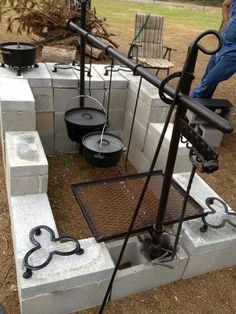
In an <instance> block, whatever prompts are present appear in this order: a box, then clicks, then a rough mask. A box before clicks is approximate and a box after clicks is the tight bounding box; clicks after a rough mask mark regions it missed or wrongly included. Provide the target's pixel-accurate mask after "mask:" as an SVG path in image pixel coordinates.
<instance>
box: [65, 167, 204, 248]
mask: <svg viewBox="0 0 236 314" xmlns="http://www.w3.org/2000/svg"><path fill="white" fill-rule="evenodd" d="M147 176H148V173H141V174H135V175H127V176H121V177H115V178H109V179H105V180H104V179H103V180H96V181H90V182H85V183H78V184H72V185H71V188H72V191H73V193H74V195H75V197H76V200H77V201H78V203H79V205H80V208H81V210H82V212H83V215H84V217H85V219H86V221H87V223H88V225H89V227H90V229H91V231H92V233H93V235H94V237H95V239H96V241H97V242H102V241H108V240H111V239H115V238H118V237H122V236H124V235H125V233H126V232H127V230H128V227H129V224H130V221H131V218H132V215H133V213H134V210H135V209H136V205H137V202H138V200H139V197H140V195H141V192H142V189H143V185H144V183H145V180H146V178H147ZM162 182H163V175H162V173H161V172H160V171H155V172H153V175H152V177H151V180H150V182H149V185H148V188H147V191H146V193H145V197H144V200H143V203H142V206H141V208H140V211H139V214H138V216H137V219H136V223H135V225H134V229H133V232H134V233H137V232H140V231H145V230H148V229H150V228H152V226H153V224H154V223H155V221H156V215H157V210H158V204H159V198H160V194H161V189H162ZM184 196H185V191H184V190H183V189H182V188H181V187H180V186H179V185H178V184H177V183H176V182H175V181H174V180H172V185H171V189H170V194H169V199H168V204H167V209H166V213H165V219H164V224H165V225H168V224H173V223H176V222H178V221H179V219H180V213H181V209H182V204H183V200H184ZM205 215H206V213H204V210H203V208H202V207H201V206H200V205H199V204H198V203H197V202H196V201H195V200H193V199H192V198H191V197H189V201H188V205H187V208H186V213H185V217H184V220H190V219H194V218H198V217H203V216H205Z"/></svg>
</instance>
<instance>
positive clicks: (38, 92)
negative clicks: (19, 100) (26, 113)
mask: <svg viewBox="0 0 236 314" xmlns="http://www.w3.org/2000/svg"><path fill="white" fill-rule="evenodd" d="M32 93H33V95H34V99H35V110H36V112H45V111H53V89H52V87H32Z"/></svg>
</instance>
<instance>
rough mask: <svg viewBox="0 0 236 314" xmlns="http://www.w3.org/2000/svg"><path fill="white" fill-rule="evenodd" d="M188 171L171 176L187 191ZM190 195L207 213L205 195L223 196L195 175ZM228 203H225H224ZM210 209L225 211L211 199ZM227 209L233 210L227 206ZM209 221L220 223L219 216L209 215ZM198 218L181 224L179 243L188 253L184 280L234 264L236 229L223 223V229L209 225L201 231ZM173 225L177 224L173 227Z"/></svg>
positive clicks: (201, 223) (235, 256)
mask: <svg viewBox="0 0 236 314" xmlns="http://www.w3.org/2000/svg"><path fill="white" fill-rule="evenodd" d="M189 176H190V173H178V174H175V175H174V179H175V180H176V181H177V182H178V184H179V185H180V186H181V187H182V188H183V189H184V190H186V188H187V184H188V180H189ZM190 195H191V196H192V197H193V198H194V199H195V200H196V201H197V202H198V203H199V204H200V205H201V206H202V207H203V208H204V211H207V212H209V211H210V210H209V208H208V207H207V206H206V203H205V200H206V198H207V197H216V198H219V199H222V198H221V197H220V196H219V195H218V194H217V193H216V192H215V191H214V190H212V189H211V188H210V187H209V185H208V184H206V182H204V181H203V180H202V179H201V178H200V177H199V176H198V175H195V177H194V180H193V184H192V188H191V190H190ZM227 206H228V205H227ZM213 208H214V209H215V210H216V212H217V213H220V212H222V211H224V209H223V207H222V205H220V203H218V202H214V206H213ZM228 210H229V211H231V210H232V209H231V208H230V206H228ZM211 221H212V222H211V223H212V224H216V225H217V224H219V223H220V222H221V221H219V216H215V215H212V217H211ZM202 226H203V222H202V220H201V219H194V220H191V221H186V222H184V223H183V232H182V239H181V245H182V246H183V248H184V250H185V252H186V253H187V254H188V256H189V261H188V264H187V266H186V268H185V271H184V273H183V277H182V278H183V279H186V278H191V277H194V276H198V275H201V274H205V273H208V272H211V271H215V270H218V269H223V268H225V267H232V266H234V265H236V254H235V251H236V232H235V228H234V227H233V226H231V225H230V224H228V223H226V224H225V226H224V227H223V228H219V229H214V228H208V231H207V232H205V233H202V232H201V231H200V227H202ZM175 227H176V226H175Z"/></svg>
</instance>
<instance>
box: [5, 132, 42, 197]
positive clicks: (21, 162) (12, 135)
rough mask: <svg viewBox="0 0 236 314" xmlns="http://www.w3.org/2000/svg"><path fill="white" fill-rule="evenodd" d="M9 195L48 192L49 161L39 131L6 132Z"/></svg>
mask: <svg viewBox="0 0 236 314" xmlns="http://www.w3.org/2000/svg"><path fill="white" fill-rule="evenodd" d="M5 134H6V141H5V153H6V186H7V192H8V196H19V195H26V194H39V193H47V187H48V162H47V159H46V156H45V153H44V149H43V146H42V144H41V141H40V138H39V135H38V132H36V131H31V132H26V131H21V132H6V133H5Z"/></svg>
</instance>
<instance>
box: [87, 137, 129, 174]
mask: <svg viewBox="0 0 236 314" xmlns="http://www.w3.org/2000/svg"><path fill="white" fill-rule="evenodd" d="M82 143H83V154H84V158H85V160H86V161H87V162H88V163H89V164H91V165H92V166H95V167H101V168H107V167H113V166H116V165H117V164H118V162H119V161H120V157H121V153H122V152H123V151H124V150H125V148H124V145H123V143H122V141H121V139H120V138H119V137H118V136H116V135H113V134H110V133H104V134H103V133H101V132H93V133H89V134H87V135H85V136H84V138H83V140H82Z"/></svg>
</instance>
